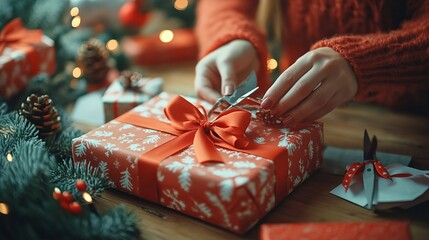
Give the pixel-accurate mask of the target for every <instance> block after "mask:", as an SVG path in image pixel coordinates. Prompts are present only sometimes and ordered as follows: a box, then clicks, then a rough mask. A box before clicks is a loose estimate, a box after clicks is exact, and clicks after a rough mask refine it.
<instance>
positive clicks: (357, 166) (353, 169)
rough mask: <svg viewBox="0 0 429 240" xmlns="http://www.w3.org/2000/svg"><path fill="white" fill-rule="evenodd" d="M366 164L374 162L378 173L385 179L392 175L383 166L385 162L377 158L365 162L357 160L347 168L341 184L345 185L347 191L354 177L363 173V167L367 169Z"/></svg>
mask: <svg viewBox="0 0 429 240" xmlns="http://www.w3.org/2000/svg"><path fill="white" fill-rule="evenodd" d="M366 164H373V165H374V168H375V170H376V172H377V173H378V175H379V176H380V177H382V178H385V179H391V176H390V175H389V173H388V172H387V170H386V168H385V167H384V166H383V164H382V163H381V162H380V161H377V160H370V161H365V162H357V163H353V164H352V165H350V167H349V169H348V170H347V172H346V174H345V175H344V178H343V182H342V183H341V185H343V187H344V189H345V190H346V191H347V190H348V189H349V187H350V183H351V181H352V179H353V177H354V176H355V175H356V174H358V173H361V172H362V171H363V169H365V165H366Z"/></svg>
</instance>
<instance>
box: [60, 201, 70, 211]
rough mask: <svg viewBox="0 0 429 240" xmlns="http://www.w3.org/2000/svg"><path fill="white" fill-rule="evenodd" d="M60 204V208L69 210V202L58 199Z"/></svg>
mask: <svg viewBox="0 0 429 240" xmlns="http://www.w3.org/2000/svg"><path fill="white" fill-rule="evenodd" d="M60 206H61V208H62V209H64V210H66V211H70V207H69V203H68V202H66V201H60Z"/></svg>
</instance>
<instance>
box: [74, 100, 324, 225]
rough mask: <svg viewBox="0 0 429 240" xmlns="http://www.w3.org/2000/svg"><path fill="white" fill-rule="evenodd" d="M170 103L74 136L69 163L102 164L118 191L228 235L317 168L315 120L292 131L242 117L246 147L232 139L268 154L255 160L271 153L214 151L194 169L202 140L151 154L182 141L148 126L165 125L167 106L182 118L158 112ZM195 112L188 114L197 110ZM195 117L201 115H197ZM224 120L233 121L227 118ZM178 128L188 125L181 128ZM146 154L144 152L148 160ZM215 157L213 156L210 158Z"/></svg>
mask: <svg viewBox="0 0 429 240" xmlns="http://www.w3.org/2000/svg"><path fill="white" fill-rule="evenodd" d="M177 98H178V97H177V96H174V95H171V94H168V93H161V94H160V95H158V96H156V97H154V98H152V99H151V100H149V101H148V102H146V103H144V104H142V105H139V106H138V107H136V108H134V109H133V110H131V111H130V112H128V113H126V114H124V115H122V116H121V117H119V118H117V119H115V120H113V121H110V122H108V123H107V124H105V125H102V126H101V127H99V128H97V129H94V130H93V131H91V132H88V133H87V134H85V135H83V136H81V137H79V138H77V139H74V140H73V159H74V161H83V160H89V161H91V162H92V163H93V164H94V165H96V166H102V168H103V169H105V170H106V172H107V173H108V175H109V176H110V178H111V179H112V180H113V182H114V184H115V185H116V188H117V189H119V190H122V191H125V192H128V193H131V194H133V195H136V196H139V197H142V198H144V199H147V200H149V201H152V202H156V203H159V204H162V205H164V206H166V207H169V208H172V209H175V210H178V211H180V212H183V213H185V214H188V215H191V216H193V217H196V218H199V219H202V220H204V221H207V222H210V223H213V224H215V225H218V226H220V227H223V228H226V229H228V230H230V231H233V232H236V233H243V232H246V231H247V230H248V229H250V228H251V227H252V226H253V225H254V224H255V223H257V222H258V220H259V219H261V218H262V217H263V216H264V215H265V214H267V213H268V212H269V211H270V210H271V209H272V208H273V207H274V206H275V205H276V204H277V203H279V202H280V201H281V200H282V199H283V198H284V197H285V196H286V195H287V194H289V193H290V192H291V191H292V190H293V189H294V188H295V187H297V186H298V185H299V184H300V183H302V182H303V181H304V180H305V179H307V178H308V177H309V176H310V174H312V173H313V172H314V171H315V170H316V169H317V168H319V167H320V165H321V163H322V149H323V127H322V124H321V123H314V124H311V125H308V126H307V127H305V128H302V129H296V130H293V131H292V130H290V129H286V128H284V129H276V128H271V127H267V126H266V125H265V124H264V123H263V122H262V121H259V120H257V119H255V118H252V120H251V121H250V119H249V121H250V123H249V126H248V127H247V129H246V127H245V126H244V130H245V131H246V136H247V137H248V139H249V140H250V141H249V142H250V143H249V144H248V145H245V144H244V143H243V142H242V141H241V140H242V139H241V138H237V139H238V140H237V139H236V140H237V141H236V142H237V143H238V145H240V144H241V143H243V144H244V145H243V146H246V147H249V146H250V148H252V147H253V146H257V147H255V148H259V147H261V146H265V147H267V149H268V148H270V149H272V150H265V151H262V154H261V155H270V154H271V156H272V159H268V158H266V157H264V156H258V155H254V154H250V153H245V152H243V151H244V150H243V151H241V150H239V151H238V150H231V149H227V147H219V146H217V147H215V150H214V152H215V153H218V154H219V155H220V157H221V158H222V159H223V160H224V162H223V163H218V162H212V161H209V162H206V163H204V164H201V163H199V162H198V159H199V157H200V156H201V155H199V151H200V150H201V149H202V148H205V147H206V146H205V145H204V144H202V145H201V142H202V141H196V142H194V144H191V145H190V146H189V147H186V145H185V146H182V147H183V150H180V151H176V150H173V152H174V154H172V155H171V156H169V155H170V154H167V155H165V150H168V151H171V149H170V147H169V146H170V145H169V146H167V148H164V149H163V150H159V149H160V148H161V146H165V145H166V144H171V143H172V142H174V141H175V140H178V141H176V142H175V143H176V144H177V143H178V144H181V143H182V142H184V141H187V140H186V137H185V139H184V138H182V137H184V135H185V134H183V135H180V136H178V135H177V136H175V135H174V134H171V133H167V132H164V131H159V130H155V129H156V128H157V127H156V126H158V125H162V126H164V125H165V124H167V123H166V122H168V121H167V119H166V115H168V116H170V117H171V114H170V110H171V109H174V110H176V111H177V112H183V117H188V114H189V111H187V110H186V109H187V108H186V109H185V108H183V107H176V106H175V105H174V106H173V107H171V109H170V108H169V109H170V110H168V109H164V107H166V106H167V105H169V106H170V105H171V101H172V99H174V100H176V99H177ZM187 99H188V100H189V101H190V102H191V103H192V104H198V105H201V106H202V107H204V108H206V109H208V108H209V107H210V105H208V104H207V103H205V102H203V101H200V100H196V99H194V98H187ZM195 109H197V108H195ZM195 109H194V112H198V110H195ZM163 110H164V111H166V114H164V111H163ZM238 112H239V113H243V112H244V111H238ZM167 113H169V114H167ZM244 113H247V114H248V112H244ZM195 114H197V115H198V113H195ZM200 116H203V115H202V114H201V113H200ZM252 116H253V117H254V114H252ZM133 117H134V118H135V119H137V121H136V122H137V123H134V122H133V121H130V119H128V118H133ZM141 118H144V119H145V121H148V122H149V124H148V126H152V125H153V127H141V126H136V125H138V124H139V123H140V120H141ZM179 118H180V117H179ZM232 119H233V121H234V119H235V117H233V118H232ZM150 120H152V121H153V122H152V123H151V121H150ZM219 121H221V118H219ZM222 121H223V118H222ZM236 121H237V122H235V123H231V124H224V125H226V126H238V125H240V124H241V123H242V124H243V125H245V122H244V121H242V120H236ZM125 122H128V123H125ZM131 123H132V124H131ZM160 123H163V124H164V125H163V124H160ZM206 123H207V122H206ZM234 124H235V125H234ZM155 125H156V126H155ZM167 125H168V126H170V124H167ZM178 125H180V124H178ZM221 125H222V124H220V125H219V126H221ZM183 126H188V125H187V124H186V123H185V124H184V125H183ZM204 126H206V125H204ZM204 129H205V128H204ZM203 132H206V130H204V131H203ZM200 133H201V132H200ZM195 135H198V134H195ZM215 135H216V134H215ZM179 137H180V138H179ZM234 139H235V138H234ZM190 141H191V142H192V139H191V140H190ZM156 150H159V151H156ZM154 151H155V152H154ZM211 153H213V152H210V154H211ZM148 154H149V155H150V154H152V155H151V157H148ZM210 154H209V155H210ZM159 155H161V157H160V156H159ZM159 157H160V158H161V159H162V161H160V162H159V163H155V160H153V159H152V158H159ZM215 158H216V156H214V155H213V159H215ZM209 159H211V157H210V158H209ZM149 169H152V170H149ZM148 171H151V172H149V173H148ZM152 171H153V172H152ZM276 182H277V184H276ZM153 188H155V189H153ZM153 196H155V198H154V197H153Z"/></svg>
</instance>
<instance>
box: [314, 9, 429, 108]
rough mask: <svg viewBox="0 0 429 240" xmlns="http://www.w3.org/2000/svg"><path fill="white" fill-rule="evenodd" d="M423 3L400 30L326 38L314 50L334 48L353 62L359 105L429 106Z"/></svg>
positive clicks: (428, 27)
mask: <svg viewBox="0 0 429 240" xmlns="http://www.w3.org/2000/svg"><path fill="white" fill-rule="evenodd" d="M423 2H424V3H423V5H421V6H420V7H419V8H418V9H417V10H416V11H414V12H413V13H412V15H411V17H410V18H408V19H407V20H405V21H404V22H403V23H402V25H401V27H400V28H399V29H397V30H393V31H390V32H387V33H374V34H368V35H349V36H339V37H334V38H330V39H325V40H321V41H319V42H317V43H315V44H314V45H313V46H312V49H315V48H320V47H330V48H332V49H334V50H336V51H337V52H339V53H340V54H342V55H343V56H344V57H345V58H346V59H347V60H348V61H349V63H350V64H351V66H352V67H353V68H354V71H355V74H356V76H357V79H358V84H359V89H358V92H357V94H356V95H355V98H354V100H356V101H358V102H364V101H365V102H373V103H377V104H380V105H384V106H388V107H395V108H398V109H413V108H418V107H423V106H428V105H429V102H428V99H429V1H423Z"/></svg>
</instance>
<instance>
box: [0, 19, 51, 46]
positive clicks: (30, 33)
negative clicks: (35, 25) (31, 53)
mask: <svg viewBox="0 0 429 240" xmlns="http://www.w3.org/2000/svg"><path fill="white" fill-rule="evenodd" d="M42 37H43V33H42V30H28V29H26V28H25V27H24V25H23V24H22V22H21V19H19V18H16V19H14V20H12V21H11V22H10V23H8V24H7V25H6V26H5V27H4V28H3V30H2V31H1V32H0V54H1V53H2V52H3V50H4V49H5V48H6V47H10V48H14V49H25V48H27V47H28V46H29V45H31V44H35V43H39V42H40V41H42Z"/></svg>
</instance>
